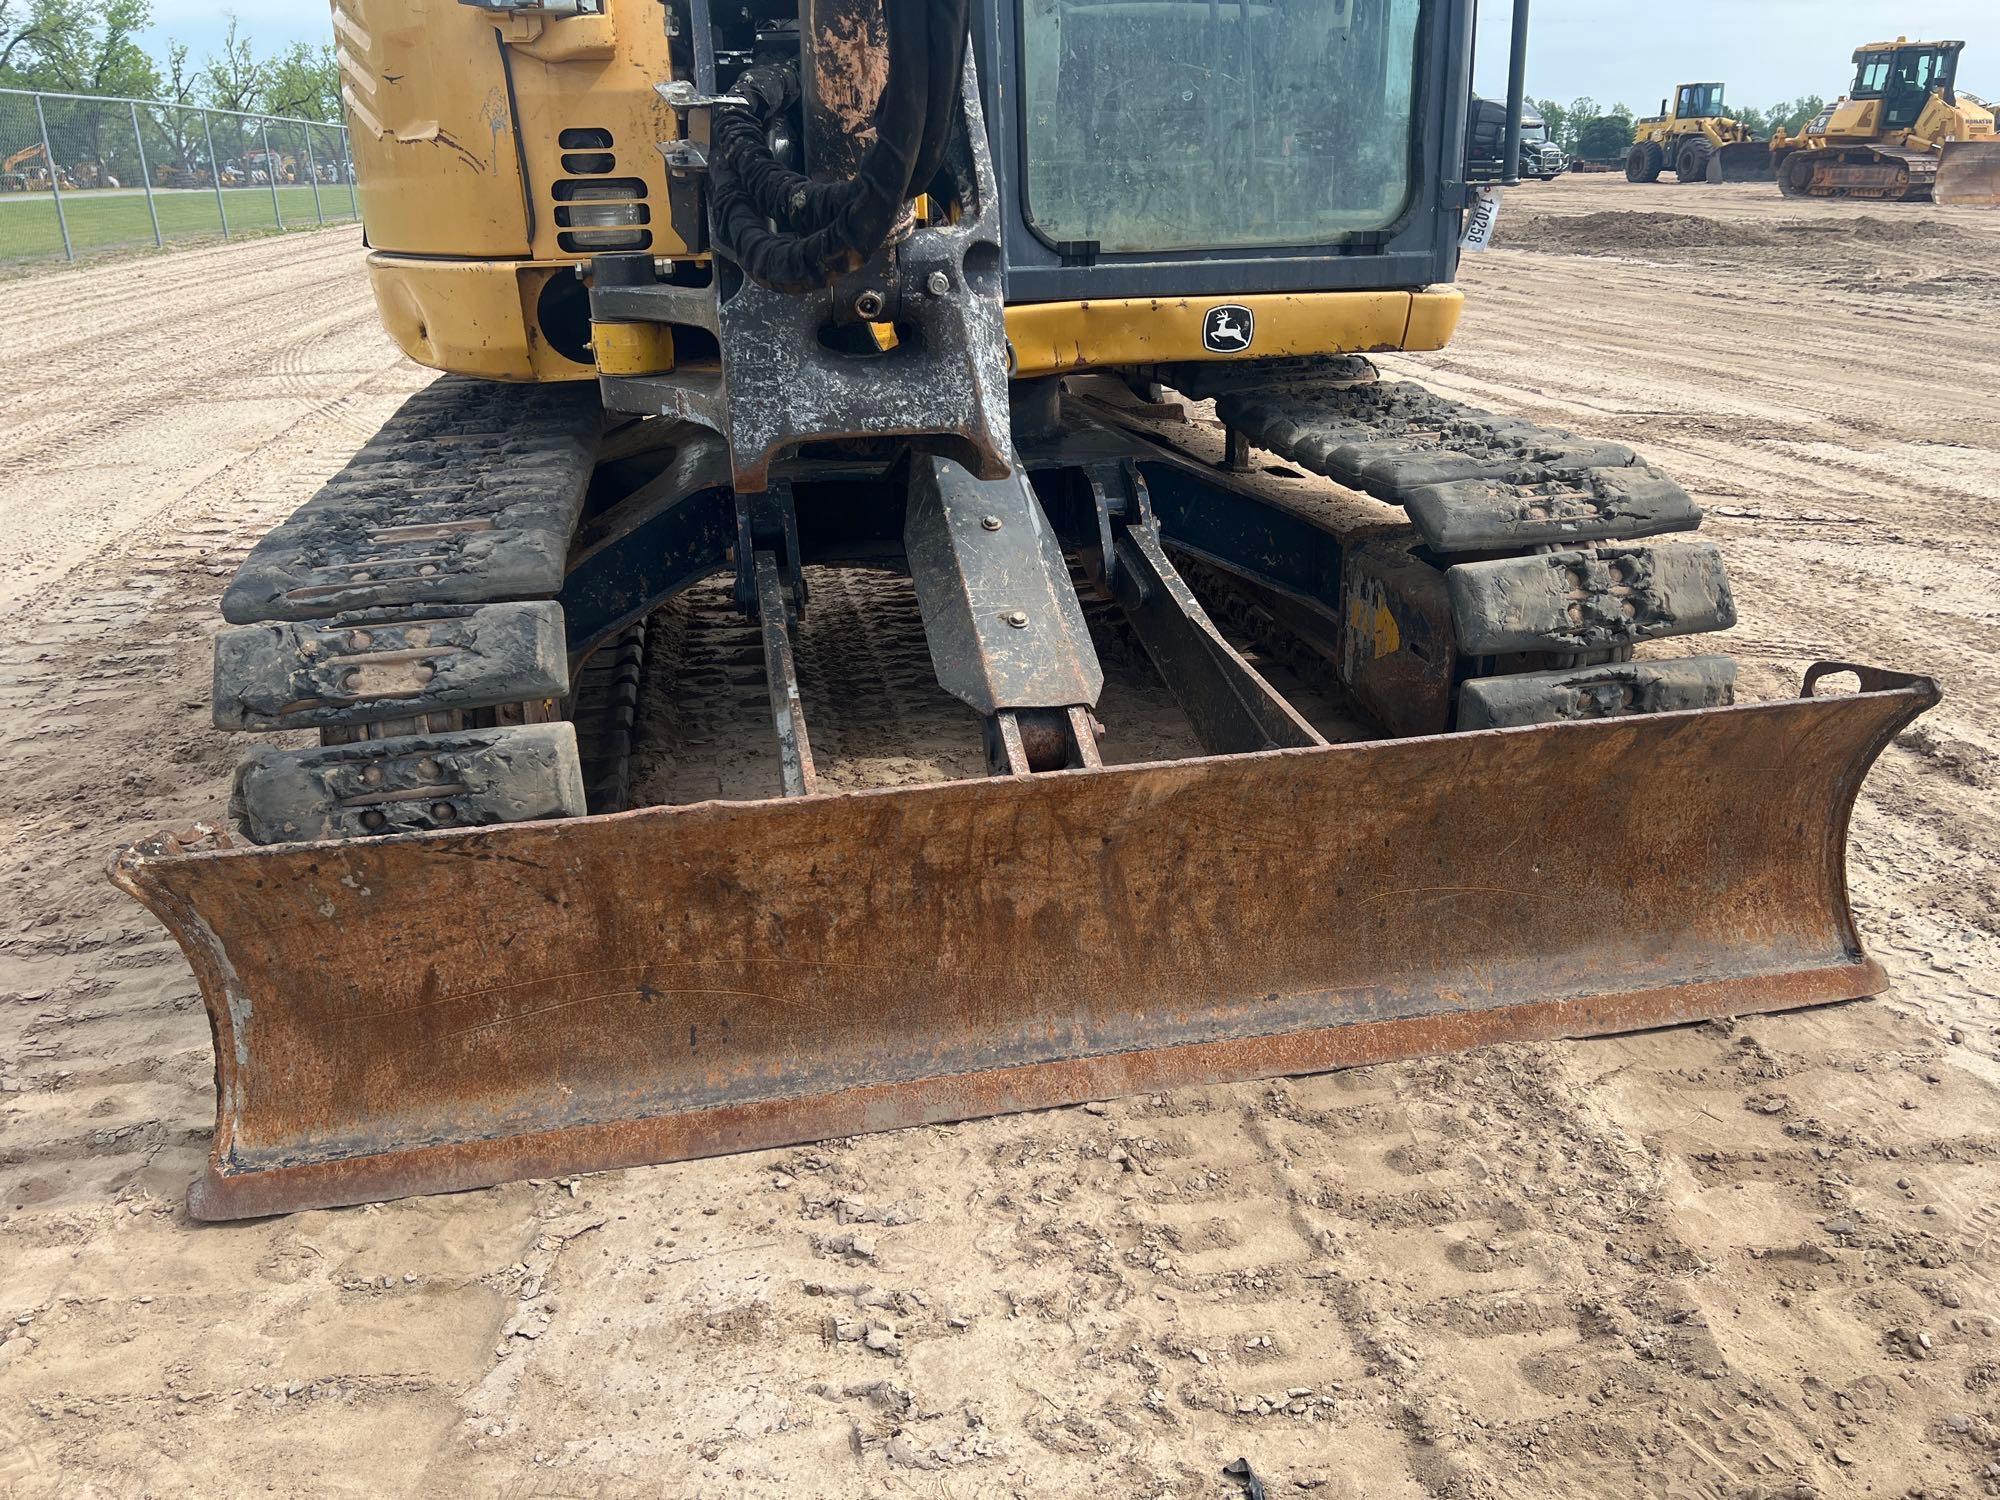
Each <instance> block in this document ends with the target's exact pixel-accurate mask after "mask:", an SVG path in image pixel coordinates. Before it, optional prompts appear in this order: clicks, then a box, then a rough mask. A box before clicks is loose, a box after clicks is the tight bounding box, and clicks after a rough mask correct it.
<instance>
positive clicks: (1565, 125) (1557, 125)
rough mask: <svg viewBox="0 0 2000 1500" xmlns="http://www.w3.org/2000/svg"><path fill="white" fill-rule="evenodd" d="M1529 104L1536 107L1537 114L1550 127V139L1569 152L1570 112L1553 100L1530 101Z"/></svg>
mask: <svg viewBox="0 0 2000 1500" xmlns="http://www.w3.org/2000/svg"><path fill="white" fill-rule="evenodd" d="M1528 102H1529V103H1530V104H1532V105H1534V106H1535V113H1536V114H1538V115H1540V116H1541V117H1542V123H1543V124H1544V125H1546V126H1548V127H1549V139H1550V140H1552V141H1554V142H1555V143H1556V144H1557V145H1558V146H1561V147H1562V148H1563V149H1564V150H1565V151H1567V150H1568V149H1569V145H1570V120H1569V111H1568V110H1567V109H1565V108H1564V107H1563V106H1562V105H1560V104H1558V103H1556V101H1555V100H1553V99H1530V100H1529V101H1528Z"/></svg>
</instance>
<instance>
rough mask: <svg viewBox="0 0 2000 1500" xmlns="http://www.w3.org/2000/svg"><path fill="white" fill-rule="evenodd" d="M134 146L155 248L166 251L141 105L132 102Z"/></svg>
mask: <svg viewBox="0 0 2000 1500" xmlns="http://www.w3.org/2000/svg"><path fill="white" fill-rule="evenodd" d="M132 144H133V145H135V146H137V147H138V148H139V182H140V185H141V186H143V187H144V188H145V189H146V212H147V213H148V214H150V215H152V218H153V248H154V249H156V250H164V249H166V248H167V242H166V240H165V239H163V238H162V237H161V235H160V206H159V204H157V203H155V202H154V201H153V169H152V168H151V167H149V166H147V165H146V136H145V132H144V131H142V130H140V128H139V103H138V101H137V100H136V99H135V100H134V101H133V102H132Z"/></svg>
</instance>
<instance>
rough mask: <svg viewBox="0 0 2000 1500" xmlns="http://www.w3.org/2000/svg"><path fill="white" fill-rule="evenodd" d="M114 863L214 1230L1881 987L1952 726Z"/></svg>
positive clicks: (1883, 715)
mask: <svg viewBox="0 0 2000 1500" xmlns="http://www.w3.org/2000/svg"><path fill="white" fill-rule="evenodd" d="M1830 670H1853V671H1855V673H1856V675H1857V677H1858V678H1859V680H1860V682H1861V684H1862V687H1863V691H1862V692H1860V693H1858V694H1853V695H1849V696H1842V697H1827V698H1816V697H1812V696H1806V697H1802V698H1797V699H1791V700H1787V701H1783V702H1773V703H1756V704H1746V705H1741V706H1737V707H1729V708H1720V709H1709V710H1702V711H1695V712H1681V713H1663V714H1658V715H1649V716H1644V717H1636V718H1618V719H1606V720H1595V721H1584V722H1569V723H1559V724H1551V725H1543V726H1538V727H1533V728H1516V729H1498V730H1486V731H1481V732H1477V733H1467V734H1455V735H1447V736H1433V737H1424V738H1415V739H1403V740H1379V741H1371V742H1367V743H1360V744H1347V745H1330V746H1323V747H1317V748H1309V749H1299V750H1277V751H1269V752H1264V753H1259V754H1250V755H1238V756H1225V757H1214V758H1209V759H1204V760H1191V761H1181V762H1174V763H1168V764H1152V765H1135V766H1123V767H1117V768H1113V769H1104V770H1083V771H1070V772H1054V773H1050V774H1045V775H1037V776H1019V777H1002V778H996V779H992V780H985V781H961V782H953V783H949V784H945V785H940V786H930V787H920V788H914V789H897V790H885V791H865V792H849V793H842V794H837V795H815V796H805V797H795V798H791V799H788V800H784V801H773V802H749V803H713V802H712V803H703V804H699V805H695V806H687V807H656V808H648V809H643V810H640V811H636V812H630V813H623V814H619V815H616V816H610V817H595V818H583V819H574V820H570V821H566V822H547V823H521V824H512V825H507V826H500V827H493V828H486V829H477V830H473V829H468V830H464V831H453V832H439V833H424V834H415V835H408V836H400V837H392V838H384V839H379V840H354V841H349V842H342V843H316V844H303V845H288V846H278V847H271V848H242V849H225V850H218V851H209V852H184V851H182V850H181V849H180V848H179V847H178V846H176V845H175V844H174V843H173V842H172V841H171V840H168V841H163V842H159V843H156V844H153V845H148V846H142V847H140V848H136V849H132V850H128V851H127V852H126V853H125V854H124V855H122V856H121V857H120V859H119V861H118V862H117V865H116V867H115V869H114V872H113V873H114V878H115V879H116V880H117V881H118V883H119V884H120V885H122V886H124V887H125V888H126V889H127V890H129V891H131V892H132V893H133V894H134V895H136V896H137V897H138V898H139V899H140V900H142V901H143V902H145V903H146V905H147V906H148V907H150V908H151V909H152V911H153V912H154V913H155V914H156V915H158V916H159V918H160V919H161V920H162V921H163V922H165V923H166V924H167V926H168V927H169V928H171V929H172V931H173V933H174V936H175V937H176V938H177V939H178V940H179V942H180V944H181V946H182V948H183V949H184V950H185V951H186V953H187V955H188V958H189V959H190V961H191V962H192V964H193V966H194V970H195V973H196V974H197V975H198V976H199V979H200V982H201V987H202V993H203V996H204V998H205V1000H206V1002H207V1005H208V1012H209V1016H210V1019H211V1021H212V1023H213V1026H214V1034H215V1046H216V1062H217V1074H218V1079H217V1083H218V1105H219V1107H218V1114H217V1120H216V1134H215V1143H214V1152H213V1156H212V1158H211V1161H210V1165H209V1169H208V1172H207V1174H206V1176H205V1177H204V1178H203V1180H202V1181H200V1182H198V1183H197V1184H196V1185H195V1189H194V1192H193V1193H192V1195H191V1197H190V1204H189V1206H190V1208H191V1210H192V1212H193V1213H194V1214H195V1215H196V1216H197V1217H199V1218H204V1219H226V1218H238V1217H245V1216H250V1215H257V1214H270V1213H278V1212H284V1211H288V1210H293V1209H300V1208H308V1207H317V1206H328V1205H336V1204H349V1203H358V1202H368V1201H374V1200H377V1199H384V1198H394V1197H398V1196H402V1195H406V1194H412V1193H424V1192H436V1191H444V1190H451V1189H463V1188H472V1187H479V1186H484V1185H489V1184H493V1183H498V1182H503V1181H507V1180H510V1179H514V1178H521V1177H552V1176H557V1175H560V1174H563V1173H568V1172H578V1171H592V1170H598V1169H603V1168H612V1167H623V1166H631V1165H636V1164H639V1163H644V1162H659V1161H669V1160H673V1159H676V1158H683V1157H691V1156H701V1155H708V1154H713V1153H720V1152H729V1151H741V1150H747V1149H751V1148H756V1147H766V1146H777V1145H783V1144H787V1143H793V1142H800V1141H808V1140H815V1139H820V1138H824V1137H828V1136H839V1135H848V1134H854V1133H857V1132H861V1131H870V1130H886V1129H892V1128H895V1127H898V1126H907V1125H917V1124H923V1123H927V1122H937V1121H944V1120H959V1119H966V1118H970V1117H975V1116H980V1115H990V1114H996V1113H1001V1112H1005V1111H1010V1110H1019V1109H1031V1108H1038V1107H1043V1106H1049V1105H1058V1104H1065V1103H1073V1102H1077V1101H1081V1100H1087V1099H1092V1098H1099V1097H1106V1096H1112V1095H1117V1094H1122V1093H1127V1092H1131V1091H1135V1090H1145V1089H1156V1088H1163V1087H1169V1086H1173V1085H1177V1084H1183V1083H1190V1082H1203V1081H1218V1080H1228V1079H1245V1078H1254V1077H1263V1076H1271V1075H1280V1074H1289V1073H1304V1072H1313V1071H1318V1070H1322V1069H1328V1068H1336V1067H1341V1066H1345V1065H1349V1064H1358V1063H1370V1062H1378V1061H1381V1060H1384V1059H1388V1058H1396V1057H1406V1056H1411V1055H1414V1054H1420V1053H1430V1052H1442V1051H1450V1050H1454V1049H1458V1048H1464V1047H1469V1046H1474V1045H1478V1044H1481V1043H1486V1042H1495V1041H1505V1040H1514V1039H1525V1038H1541V1037H1554V1036H1566V1035H1585V1034H1591V1033H1600V1032H1611V1031H1624V1030H1630V1029H1634V1028H1639V1027H1648V1026H1658V1025H1662V1024H1666V1023H1670V1022H1678V1021H1687V1020H1693V1019H1697V1018H1701V1017H1708V1016H1716V1015H1722V1014H1732V1013H1741V1012H1748V1011H1759V1010H1773V1009H1781V1008H1785V1007H1789V1006H1798V1005H1810V1004H1815V1003H1819V1002H1823V1001H1831V1000H1843V999H1849V998H1853V997H1857V996H1862V995H1868V994H1872V993H1875V992H1876V991H1878V990H1879V989H1881V988H1882V986H1883V984H1884V982H1885V981H1884V977H1883V974H1882V971H1881V970H1880V969H1879V968H1878V967H1877V966H1876V964H1875V963H1874V962H1872V961H1871V960H1869V959H1868V958H1867V957H1866V956H1865V955H1864V954H1863V952H1862V947H1861V941H1860V939H1859V937H1858V936H1857V934H1856V931H1855V927H1854V922H1853V918H1852V916H1851V914H1850V912H1849V910H1848V903H1847V892H1846V884H1845V870H1844V853H1845V843H1846V837H1847V826H1848V818H1849V814H1850V812H1851V810H1852V807H1853V804H1854V799H1855V795H1856V793H1857V792H1858V790H1859V788H1860V786H1861V782H1862V779H1863V777H1864V776H1865V775H1866V773H1867V771H1868V768H1869V766H1870V765H1871V764H1872V763H1873V762H1874V760H1875V757H1876V756H1877V754H1878V753H1879V752H1880V751H1881V750H1882V748H1883V747H1884V746H1885V745H1886V744H1887V743H1888V742H1889V740H1890V739H1891V738H1892V737H1893V736H1894V735H1895V734H1896V733H1897V732H1898V731H1899V730H1901V729H1902V728H1903V726H1904V725H1906V724H1908V723H1909V722H1910V721H1911V720H1912V719H1914V718H1915V717H1916V716H1917V715H1918V714H1919V713H1921V712H1923V711H1924V710H1925V709H1926V708H1928V707H1929V706H1930V705H1931V704H1932V703H1934V702H1935V701H1936V699H1937V690H1936V688H1935V687H1934V686H1933V685H1932V684H1931V683H1930V682H1928V681H1926V680H1924V679H1920V678H1910V677H1904V676H1901V675H1897V674H1889V673H1880V672H1874V671H1871V670H1868V669H1851V668H1819V669H1815V672H1814V674H1812V675H1810V676H1809V677H1808V679H1807V692H1808V694H1810V692H1811V688H1812V685H1813V682H1814V680H1815V679H1816V678H1817V677H1818V676H1819V675H1821V673H1822V672H1824V671H1830Z"/></svg>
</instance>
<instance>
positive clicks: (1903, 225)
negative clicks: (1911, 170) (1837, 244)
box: [1784, 214, 1959, 245]
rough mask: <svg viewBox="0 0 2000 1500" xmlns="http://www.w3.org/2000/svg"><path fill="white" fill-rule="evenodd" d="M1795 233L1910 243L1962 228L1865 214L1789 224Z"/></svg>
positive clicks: (1866, 241)
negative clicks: (1831, 221) (1826, 221)
mask: <svg viewBox="0 0 2000 1500" xmlns="http://www.w3.org/2000/svg"><path fill="white" fill-rule="evenodd" d="M1784 227H1785V229H1786V230H1787V231H1788V232H1790V233H1793V234H1812V235H1817V236H1819V237H1822V238H1826V239H1844V240H1860V241H1861V242H1863V243H1864V244H1869V245H1907V244H1910V243H1912V242H1914V241H1917V240H1942V239H1950V238H1953V237H1954V236H1956V235H1958V233H1959V231H1957V230H1956V229H1954V228H1952V226H1951V225H1949V224H1944V223H1940V222H1939V221H1938V220H1936V219H1878V218H1876V217H1874V215H1872V214H1863V215H1861V217H1859V218H1857V219H1848V220H1846V221H1844V222H1842V223H1834V224H1787V225H1785V226H1784Z"/></svg>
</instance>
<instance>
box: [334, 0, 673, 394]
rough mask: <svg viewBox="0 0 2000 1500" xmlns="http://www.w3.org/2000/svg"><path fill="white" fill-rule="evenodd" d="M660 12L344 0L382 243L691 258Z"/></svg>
mask: <svg viewBox="0 0 2000 1500" xmlns="http://www.w3.org/2000/svg"><path fill="white" fill-rule="evenodd" d="M650 8H651V7H649V9H650ZM621 15H622V16H624V17H626V20H625V22H624V24H622V25H621V24H620V17H621ZM648 19H650V20H651V22H652V24H650V25H640V24H637V21H636V20H635V19H633V11H632V10H631V9H630V8H629V7H620V6H616V5H614V6H612V7H611V8H609V9H608V10H607V11H606V13H605V14H603V15H594V16H593V15H578V16H564V17H559V18H545V17H540V16H534V15H505V14H502V13H498V12H491V11H482V10H480V9H477V8H475V7H473V6H469V5H457V4H450V5H442V4H434V5H425V4H413V3H411V0H335V3H334V40H335V47H336V53H337V57H338V60H339V66H340V79H341V97H342V99H343V100H344V101H345V103H346V106H347V114H348V118H349V121H350V122H351V125H352V138H353V142H354V158H355V169H356V176H357V178H358V181H359V189H360V196H361V208H362V217H363V220H364V222H365V223H366V224H367V226H368V240H369V244H370V245H371V246H372V247H373V248H374V249H375V250H377V251H380V252H383V253H386V254H392V255H407V256H451V257H462V258H466V259H472V258H492V259H536V260H554V259H557V258H571V259H585V258H588V256H589V255H591V254H592V253H593V252H595V251H597V250H601V249H614V250H620V249H653V250H656V251H657V252H658V253H659V254H662V255H676V254H684V253H685V252H686V245H685V244H684V243H683V242H682V240H681V239H680V238H679V237H678V236H676V234H675V233H674V230H673V226H672V215H671V213H670V212H669V199H668V194H667V174H666V163H665V160H664V158H663V157H662V156H661V154H660V151H659V149H658V144H657V143H658V142H660V141H664V140H670V139H672V138H673V137H675V136H676V135H677V134H678V128H677V125H676V121H675V116H674V112H673V110H672V109H670V108H668V106H667V105H666V103H665V101H663V100H662V99H661V98H660V97H659V95H658V94H657V93H656V92H655V91H654V84H655V83H658V82H663V81H666V80H668V79H670V78H672V76H673V69H672V62H671V59H670V58H669V56H668V52H667V36H666V33H665V30H664V28H663V27H662V26H661V25H660V24H659V22H658V18H657V16H652V17H649V18H648ZM606 220H615V221H617V222H611V223H607V222H605V221H606ZM459 342H463V341H462V340H458V339H451V338H447V340H446V343H445V345H444V346H443V347H451V346H455V345H456V344H457V343H459ZM450 368H459V367H457V366H451V367H450ZM467 373H484V371H475V370H468V371H467Z"/></svg>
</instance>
